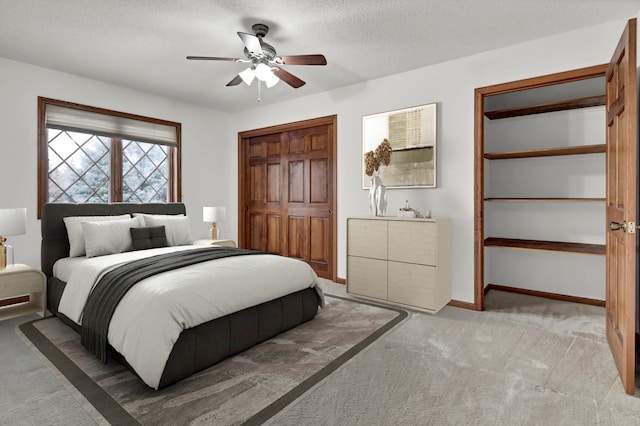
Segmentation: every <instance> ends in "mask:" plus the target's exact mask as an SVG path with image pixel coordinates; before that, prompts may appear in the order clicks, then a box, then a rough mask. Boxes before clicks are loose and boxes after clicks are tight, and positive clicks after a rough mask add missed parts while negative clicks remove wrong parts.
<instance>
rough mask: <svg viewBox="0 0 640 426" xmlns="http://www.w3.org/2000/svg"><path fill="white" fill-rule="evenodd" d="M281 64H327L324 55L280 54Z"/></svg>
mask: <svg viewBox="0 0 640 426" xmlns="http://www.w3.org/2000/svg"><path fill="white" fill-rule="evenodd" d="M281 58H282V64H283V65H327V59H326V58H325V57H324V55H293V56H281Z"/></svg>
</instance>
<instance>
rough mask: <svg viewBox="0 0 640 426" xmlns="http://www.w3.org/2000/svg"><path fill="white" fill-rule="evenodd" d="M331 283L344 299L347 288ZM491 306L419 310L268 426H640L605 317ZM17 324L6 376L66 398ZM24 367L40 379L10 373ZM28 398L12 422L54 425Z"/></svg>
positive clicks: (513, 304) (570, 307)
mask: <svg viewBox="0 0 640 426" xmlns="http://www.w3.org/2000/svg"><path fill="white" fill-rule="evenodd" d="M322 285H323V288H324V289H325V290H326V291H327V292H328V293H332V294H338V295H344V294H345V293H344V291H345V290H344V286H342V285H337V284H333V283H330V282H326V281H325V282H323V283H322ZM486 303H487V310H486V311H485V312H473V311H469V310H465V309H459V308H453V307H445V308H444V309H443V310H442V311H440V313H438V314H437V315H428V314H421V313H415V312H413V313H411V315H410V317H409V319H408V320H406V321H404V322H403V323H402V324H400V325H399V326H397V327H396V328H394V329H393V330H392V331H391V332H389V333H388V334H386V335H385V336H384V337H383V338H381V339H378V340H377V341H376V342H374V343H373V344H372V345H370V346H369V347H367V348H366V349H365V350H363V351H362V352H360V353H359V354H358V355H356V356H355V357H354V358H352V359H351V360H350V361H349V362H347V363H345V364H344V365H343V366H342V367H340V368H339V369H338V370H336V371H335V372H334V373H333V374H331V375H330V376H329V377H327V378H326V379H325V380H323V381H322V382H320V383H319V384H317V385H316V386H315V387H313V388H311V389H310V390H309V391H307V392H306V393H305V394H304V395H302V396H301V397H300V398H298V399H297V400H296V401H294V402H293V403H292V404H290V405H289V406H287V407H286V408H285V409H283V410H282V411H281V412H279V413H278V414H276V415H275V416H274V417H272V419H271V420H270V421H269V422H268V423H269V424H272V425H395V424H403V425H430V424H433V425H448V424H451V425H640V398H639V397H638V396H628V395H626V394H625V393H624V390H623V388H622V385H621V384H620V381H619V379H618V378H617V372H616V369H615V366H614V364H613V361H612V358H611V354H610V353H609V348H608V346H607V344H606V339H605V337H604V309H603V308H599V307H593V306H587V305H580V304H574V303H568V302H558V301H553V300H547V299H540V298H536V297H531V296H522V295H516V294H509V293H502V292H498V291H490V292H489V293H488V294H487V299H486ZM27 319H28V318H23V319H22V321H23V322H24V321H26V320H27ZM18 321H19V320H16V321H14V322H7V321H3V322H0V336H2V339H3V341H2V343H3V344H2V345H1V346H0V359H2V360H3V362H2V363H0V364H1V365H0V377H2V378H3V379H4V377H5V375H6V374H12V376H11V377H15V378H17V377H19V378H20V380H21V381H22V382H23V383H21V384H20V388H21V389H28V390H29V395H30V396H31V398H32V400H36V399H37V398H40V397H47V395H48V393H50V392H58V394H64V393H65V392H66V391H65V389H64V387H62V386H61V385H58V386H54V385H55V383H54V382H55V381H56V380H55V378H54V377H53V376H51V375H50V374H46V373H47V369H46V368H43V367H42V366H41V364H40V362H39V360H38V359H37V358H36V357H35V356H34V355H33V353H32V352H31V350H29V349H28V348H27V347H26V345H25V344H24V343H22V342H21V341H19V339H18V338H17V336H13V337H12V338H11V339H10V342H11V343H8V344H4V339H5V338H9V337H6V336H8V335H9V334H10V333H8V332H7V329H10V330H11V333H14V331H13V328H14V327H15V324H17V323H18ZM14 334H15V333H14ZM9 347H10V348H11V351H10V352H7V350H8V348H9ZM8 354H9V355H10V356H8ZM27 361H28V362H29V365H30V367H29V368H31V367H33V368H34V370H35V371H34V373H33V374H31V372H30V371H31V370H28V371H29V372H26V371H25V372H24V373H22V374H13V373H11V371H12V370H13V369H14V368H18V367H19V366H20V365H21V364H22V363H24V362H27ZM37 365H40V366H39V367H36V366H37ZM22 371H24V369H22ZM39 374H42V375H39ZM12 380H13V379H12ZM5 383H6V382H5V381H3V382H2V384H3V386H4V385H5ZM52 383H53V384H52ZM9 385H10V386H11V387H13V386H16V385H15V384H12V383H9ZM11 391H12V392H14V393H15V392H16V391H15V390H11ZM0 392H3V391H1V390H0ZM1 396H2V397H0V410H1V411H2V412H3V413H5V412H6V411H5V409H6V407H7V406H8V405H7V404H5V405H3V403H4V401H5V398H4V395H1ZM25 397H26V395H25ZM19 399H21V398H14V400H13V403H15V404H16V406H15V407H14V410H13V411H12V415H13V417H10V418H9V419H11V420H14V421H12V422H11V423H8V424H51V423H52V422H50V421H48V420H49V418H48V417H47V416H46V412H44V410H38V409H36V407H34V408H33V409H32V408H31V407H30V404H24V403H23V404H22V405H21V404H20V402H19V401H18V400H19ZM70 400H71V402H69V401H70ZM72 401H73V400H72V399H71V398H69V397H68V396H67V397H66V398H64V399H61V400H59V403H60V404H63V406H64V409H60V408H59V407H60V406H57V407H58V408H56V410H59V411H61V412H62V413H63V416H62V417H59V419H60V420H64V416H67V419H68V421H67V422H66V423H62V422H61V423H60V424H90V423H82V422H78V421H75V422H74V419H77V418H80V417H79V416H80V415H81V414H82V413H80V414H79V413H78V410H81V408H80V406H79V405H78V404H73V403H72ZM55 418H58V417H55ZM85 418H87V417H86V415H85ZM18 420H20V421H18ZM4 421H6V417H4V416H0V424H3V422H4Z"/></svg>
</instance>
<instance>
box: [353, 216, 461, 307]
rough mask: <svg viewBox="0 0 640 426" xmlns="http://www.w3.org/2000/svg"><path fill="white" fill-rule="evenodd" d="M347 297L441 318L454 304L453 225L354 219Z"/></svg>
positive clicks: (447, 222) (448, 222)
mask: <svg viewBox="0 0 640 426" xmlns="http://www.w3.org/2000/svg"><path fill="white" fill-rule="evenodd" d="M347 292H348V293H350V294H353V295H357V296H361V297H364V298H368V299H373V300H377V301H383V302H388V303H391V304H394V305H399V306H405V307H408V308H412V309H417V310H420V311H425V312H430V313H435V312H438V311H439V310H440V309H441V308H442V307H443V306H444V305H446V304H447V303H448V302H449V301H450V300H451V220H450V219H448V218H436V219H408V218H401V217H378V216H370V217H369V216H367V217H351V218H348V219H347Z"/></svg>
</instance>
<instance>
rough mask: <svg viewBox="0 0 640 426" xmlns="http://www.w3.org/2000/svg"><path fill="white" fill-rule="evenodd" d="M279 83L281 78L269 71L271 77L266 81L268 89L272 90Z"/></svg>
mask: <svg viewBox="0 0 640 426" xmlns="http://www.w3.org/2000/svg"><path fill="white" fill-rule="evenodd" d="M279 81H280V77H278V76H277V75H275V73H274V72H273V71H269V75H268V76H267V78H265V80H264V82H265V83H266V84H267V87H268V88H269V89H271V88H272V87H273V86H275V85H276V84H278V82H279Z"/></svg>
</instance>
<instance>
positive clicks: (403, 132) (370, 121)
mask: <svg viewBox="0 0 640 426" xmlns="http://www.w3.org/2000/svg"><path fill="white" fill-rule="evenodd" d="M436 106H437V104H436V103H432V104H427V105H421V106H417V107H411V108H405V109H399V110H395V111H389V112H382V113H378V114H372V115H365V116H363V117H362V189H369V187H370V186H371V178H372V175H367V173H366V172H367V170H366V164H365V155H366V153H367V152H369V151H374V152H375V150H376V148H377V147H378V146H379V145H380V144H381V143H382V142H383V141H384V140H385V139H387V140H388V141H389V142H390V144H391V148H392V151H391V162H390V163H389V164H388V165H383V164H381V165H379V167H378V170H377V171H374V172H373V175H377V176H378V177H379V178H380V180H381V181H382V184H383V185H384V186H385V187H386V188H435V187H436V157H437V156H436V109H437V108H436Z"/></svg>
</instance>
